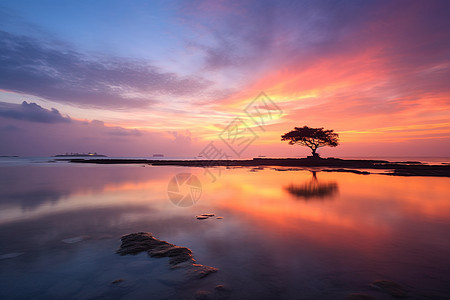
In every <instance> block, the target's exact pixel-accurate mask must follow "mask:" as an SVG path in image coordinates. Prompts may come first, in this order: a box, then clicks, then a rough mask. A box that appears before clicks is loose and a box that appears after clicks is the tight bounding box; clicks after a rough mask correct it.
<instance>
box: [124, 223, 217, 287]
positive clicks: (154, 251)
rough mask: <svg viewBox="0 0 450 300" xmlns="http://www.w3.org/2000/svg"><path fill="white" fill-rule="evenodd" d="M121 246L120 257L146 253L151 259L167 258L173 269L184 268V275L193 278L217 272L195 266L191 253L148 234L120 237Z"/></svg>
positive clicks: (205, 267) (211, 268) (202, 266)
mask: <svg viewBox="0 0 450 300" xmlns="http://www.w3.org/2000/svg"><path fill="white" fill-rule="evenodd" d="M121 241H122V244H121V245H120V248H119V249H118V250H117V253H118V254H120V255H128V254H131V255H136V254H138V253H141V252H144V251H146V252H147V253H148V255H149V256H151V257H169V264H170V265H171V267H172V268H173V269H174V268H185V269H186V273H187V274H188V275H189V276H191V277H195V278H204V277H206V276H208V275H209V274H211V273H215V272H217V271H218V269H217V268H214V267H209V266H204V265H201V264H197V263H196V261H195V259H194V257H193V256H192V251H191V249H189V248H186V247H180V246H176V245H174V244H170V243H168V242H166V241H162V240H159V239H157V238H155V237H154V236H153V235H152V234H151V233H150V232H137V233H131V234H127V235H124V236H122V238H121Z"/></svg>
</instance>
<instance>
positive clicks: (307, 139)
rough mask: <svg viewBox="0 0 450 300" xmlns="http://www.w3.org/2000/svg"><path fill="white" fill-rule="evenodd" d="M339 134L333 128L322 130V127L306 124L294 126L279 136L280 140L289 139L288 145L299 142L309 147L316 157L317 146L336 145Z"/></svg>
mask: <svg viewBox="0 0 450 300" xmlns="http://www.w3.org/2000/svg"><path fill="white" fill-rule="evenodd" d="M338 139H339V135H338V134H337V133H335V132H333V130H324V129H323V128H310V127H308V126H303V127H295V128H294V130H291V131H289V132H288V133H285V134H284V135H282V136H281V140H282V141H289V145H295V144H299V145H302V146H306V147H309V148H310V149H311V151H312V155H313V156H314V157H318V156H319V154H317V153H316V151H317V148H319V147H324V146H330V147H336V146H337V145H339V143H338Z"/></svg>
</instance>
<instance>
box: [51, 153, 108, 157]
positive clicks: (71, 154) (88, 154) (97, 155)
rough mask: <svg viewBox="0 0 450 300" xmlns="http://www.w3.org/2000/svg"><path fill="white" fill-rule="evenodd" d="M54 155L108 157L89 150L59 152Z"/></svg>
mask: <svg viewBox="0 0 450 300" xmlns="http://www.w3.org/2000/svg"><path fill="white" fill-rule="evenodd" d="M53 157H107V156H106V155H103V154H98V153H97V152H88V153H72V152H71V153H67V152H66V153H65V154H57V155H55V156H53Z"/></svg>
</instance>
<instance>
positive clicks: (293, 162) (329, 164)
mask: <svg viewBox="0 0 450 300" xmlns="http://www.w3.org/2000/svg"><path fill="white" fill-rule="evenodd" d="M66 161H69V162H71V163H91V164H146V165H153V166H185V167H203V168H211V167H219V166H224V167H299V168H311V167H314V168H315V167H318V168H323V170H324V171H328V172H352V173H357V174H370V172H368V171H367V170H368V169H372V170H386V172H384V173H383V174H386V175H392V176H434V177H450V165H448V164H441V165H428V164H423V163H421V162H416V161H400V162H390V161H386V160H355V159H340V158H318V157H307V158H253V159H247V160H244V159H243V160H194V159H191V160H152V159H125V158H124V159H106V158H105V159H66ZM359 169H364V171H359Z"/></svg>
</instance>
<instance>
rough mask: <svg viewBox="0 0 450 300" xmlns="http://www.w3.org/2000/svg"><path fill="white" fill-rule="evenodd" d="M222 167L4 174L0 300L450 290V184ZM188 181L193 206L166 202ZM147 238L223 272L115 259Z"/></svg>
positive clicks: (33, 167) (14, 168) (40, 167)
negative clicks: (178, 181)
mask: <svg viewBox="0 0 450 300" xmlns="http://www.w3.org/2000/svg"><path fill="white" fill-rule="evenodd" d="M212 171H213V173H214V175H215V176H216V177H217V180H216V181H215V182H212V177H211V176H210V175H209V174H207V173H206V174H205V173H204V172H203V170H202V169H197V168H184V167H149V166H147V167H143V166H140V165H133V166H118V165H115V166H101V165H69V164H65V163H59V164H7V165H3V166H0V240H1V243H0V283H1V289H0V298H1V299H30V298H31V299H174V298H184V299H193V298H194V295H195V293H196V292H198V291H199V290H202V291H206V292H208V291H209V292H211V293H212V294H211V295H214V287H215V286H216V285H218V284H223V285H225V286H226V287H227V289H228V291H227V292H226V293H225V294H226V295H225V294H224V295H222V296H226V297H228V298H227V299H317V298H322V299H345V297H346V296H347V295H348V294H350V293H364V294H367V295H371V296H372V297H374V298H376V299H391V298H390V296H389V295H387V294H385V293H383V292H381V291H378V290H375V289H374V288H372V287H371V286H370V283H371V282H373V281H374V280H377V279H386V280H390V281H393V282H396V283H398V284H400V285H402V286H403V287H404V288H405V289H406V290H407V292H408V293H409V295H410V298H412V299H429V298H436V299H439V298H443V299H444V298H448V297H449V296H450V287H449V286H450V285H449V283H450V271H449V270H450V238H449V237H450V200H449V198H450V197H449V195H450V178H431V177H392V176H386V175H357V174H351V173H348V174H347V173H325V172H316V173H314V172H311V171H309V170H297V171H291V170H288V171H283V170H282V169H279V170H274V169H272V168H265V169H263V170H251V169H248V168H236V169H221V170H220V173H219V169H214V170H212ZM178 173H192V174H195V175H197V177H198V178H199V179H200V181H201V183H202V194H201V198H200V199H199V201H198V202H197V203H196V204H195V205H193V206H191V207H178V206H176V205H174V204H173V203H172V202H171V201H170V200H169V199H168V195H167V186H168V183H169V181H170V179H171V178H172V177H173V176H174V175H176V174H178ZM201 213H215V214H216V215H218V216H222V217H223V219H216V218H210V219H207V220H197V219H196V218H195V216H196V215H198V214H201ZM138 231H146V232H152V233H153V234H154V236H155V237H157V238H159V239H163V240H166V241H169V242H170V243H173V244H176V245H179V246H186V247H189V248H190V249H192V251H193V253H194V257H195V258H196V260H197V261H198V262H199V263H201V264H204V265H208V266H213V267H217V268H219V269H220V270H219V272H218V273H215V274H212V275H210V276H208V277H206V278H204V279H201V280H190V279H188V278H187V277H186V276H185V274H184V272H183V270H182V269H177V270H171V269H170V268H169V264H168V260H167V258H162V259H157V258H149V257H148V256H147V255H146V254H144V253H141V254H139V255H136V256H119V255H117V254H115V251H116V250H117V248H118V247H119V245H120V240H119V238H120V236H121V235H123V234H126V233H131V232H138ZM117 279H123V280H124V281H123V282H120V283H117V284H112V282H113V281H114V280H117Z"/></svg>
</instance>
